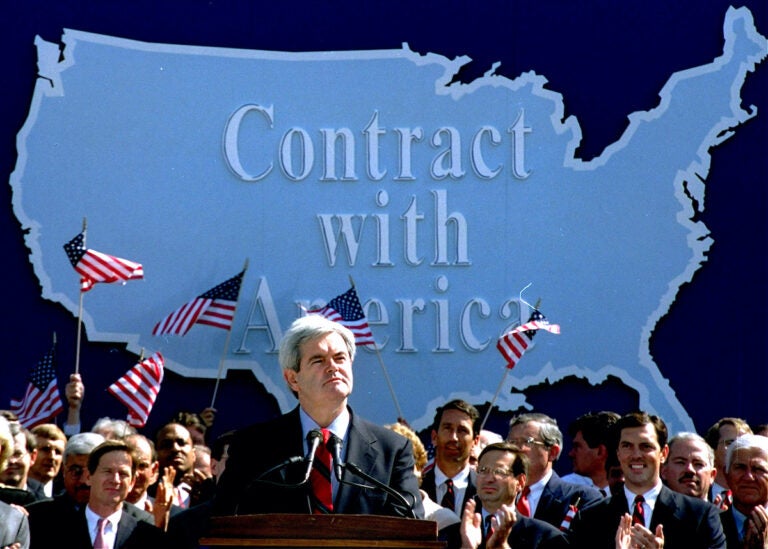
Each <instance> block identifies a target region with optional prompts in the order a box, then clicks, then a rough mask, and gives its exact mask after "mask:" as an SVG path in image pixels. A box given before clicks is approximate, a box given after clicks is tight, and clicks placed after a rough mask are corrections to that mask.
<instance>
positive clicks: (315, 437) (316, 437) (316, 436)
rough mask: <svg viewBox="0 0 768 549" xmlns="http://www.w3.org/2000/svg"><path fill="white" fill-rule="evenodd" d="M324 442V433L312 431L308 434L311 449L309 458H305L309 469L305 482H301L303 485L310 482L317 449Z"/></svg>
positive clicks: (308, 444)
mask: <svg viewBox="0 0 768 549" xmlns="http://www.w3.org/2000/svg"><path fill="white" fill-rule="evenodd" d="M322 442H323V433H321V432H320V431H319V430H318V429H312V430H311V431H310V432H308V433H307V446H308V448H309V449H308V450H307V457H305V458H304V461H305V462H306V463H307V469H306V471H305V472H304V480H302V481H301V484H304V483H305V482H307V481H308V480H309V475H310V474H311V473H312V464H313V463H315V453H317V448H318V447H319V446H320V444H321V443H322Z"/></svg>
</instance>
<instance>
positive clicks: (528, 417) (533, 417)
mask: <svg viewBox="0 0 768 549" xmlns="http://www.w3.org/2000/svg"><path fill="white" fill-rule="evenodd" d="M532 421H535V422H536V423H538V424H539V435H541V440H542V441H543V442H544V444H546V445H547V448H551V447H552V446H555V445H557V447H558V448H560V451H561V452H562V450H563V433H562V432H561V431H560V427H558V426H557V420H555V419H554V418H551V417H549V416H548V415H546V414H540V413H536V412H530V413H527V414H520V415H519V416H515V417H513V418H512V419H511V420H510V421H509V428H510V429H511V428H512V427H514V426H515V425H524V424H526V423H530V422H532ZM559 457H560V452H558V453H557V456H555V459H557V458H559Z"/></svg>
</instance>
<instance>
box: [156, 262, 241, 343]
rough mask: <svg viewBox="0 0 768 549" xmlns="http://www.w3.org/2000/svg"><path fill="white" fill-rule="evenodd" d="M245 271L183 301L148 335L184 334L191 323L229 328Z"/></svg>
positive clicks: (233, 317) (190, 326)
mask: <svg viewBox="0 0 768 549" xmlns="http://www.w3.org/2000/svg"><path fill="white" fill-rule="evenodd" d="M244 275H245V270H243V271H242V272H241V273H240V274H238V275H236V276H233V277H232V278H230V279H229V280H226V281H224V282H222V283H221V284H219V285H218V286H215V287H214V288H211V289H210V290H208V291H207V292H205V293H204V294H201V295H199V296H197V297H196V298H194V299H192V300H190V301H189V302H188V303H185V304H184V305H182V306H181V307H180V308H178V309H176V310H175V311H173V312H172V313H171V314H169V315H168V316H166V317H165V318H164V319H163V320H161V321H160V322H158V323H157V324H156V325H155V327H154V329H153V330H152V335H165V334H174V335H180V336H183V335H185V334H186V333H187V332H188V331H189V330H190V329H191V328H192V326H193V325H195V324H205V325H207V326H213V327H214V328H221V329H223V330H229V329H230V328H231V327H232V322H233V321H234V319H235V309H236V308H237V299H238V296H239V294H240V285H241V284H242V282H243V276H244Z"/></svg>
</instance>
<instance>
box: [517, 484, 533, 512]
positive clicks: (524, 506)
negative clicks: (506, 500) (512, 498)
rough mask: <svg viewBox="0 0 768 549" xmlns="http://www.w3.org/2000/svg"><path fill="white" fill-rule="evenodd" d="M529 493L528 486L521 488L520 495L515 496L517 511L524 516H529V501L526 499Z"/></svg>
mask: <svg viewBox="0 0 768 549" xmlns="http://www.w3.org/2000/svg"><path fill="white" fill-rule="evenodd" d="M530 493H531V489H530V487H528V486H526V487H525V488H523V492H522V493H521V494H520V497H518V498H517V512H518V513H520V514H521V515H523V516H524V517H530V516H531V502H530V501H528V495H529V494H530Z"/></svg>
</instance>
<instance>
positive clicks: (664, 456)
mask: <svg viewBox="0 0 768 549" xmlns="http://www.w3.org/2000/svg"><path fill="white" fill-rule="evenodd" d="M668 456H669V445H668V444H665V445H664V448H662V449H661V462H662V463H666V462H667V457H668Z"/></svg>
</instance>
